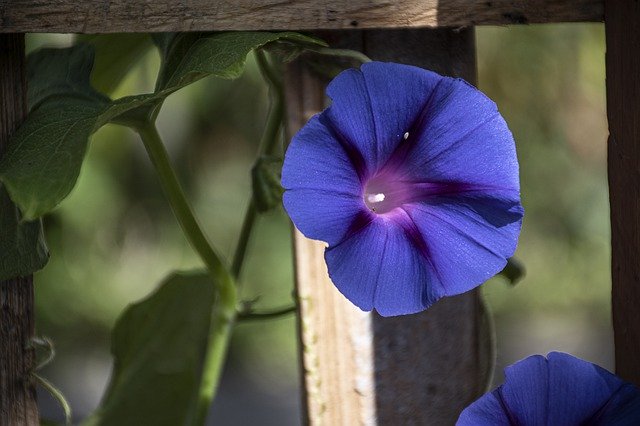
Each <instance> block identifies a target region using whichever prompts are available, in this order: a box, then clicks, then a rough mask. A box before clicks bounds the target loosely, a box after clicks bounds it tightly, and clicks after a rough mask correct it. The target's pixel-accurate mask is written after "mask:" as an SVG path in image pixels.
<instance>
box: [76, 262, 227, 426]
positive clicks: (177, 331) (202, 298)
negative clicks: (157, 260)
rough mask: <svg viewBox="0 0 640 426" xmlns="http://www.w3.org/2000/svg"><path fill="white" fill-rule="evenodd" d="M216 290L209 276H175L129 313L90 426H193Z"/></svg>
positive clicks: (119, 326)
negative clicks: (188, 425) (109, 373)
mask: <svg viewBox="0 0 640 426" xmlns="http://www.w3.org/2000/svg"><path fill="white" fill-rule="evenodd" d="M217 289H218V283H217V282H214V281H213V279H212V278H211V276H210V275H209V274H208V273H206V272H191V273H175V274H173V275H171V276H170V277H169V278H168V279H167V280H166V281H165V282H164V283H163V284H161V285H160V287H159V288H158V290H156V292H155V293H153V294H152V295H151V296H149V297H148V298H147V299H145V300H143V301H141V302H138V303H136V304H133V305H131V306H130V307H129V308H127V310H126V311H125V312H124V313H123V314H122V316H121V317H120V318H119V319H118V321H117V323H116V325H115V328H114V330H113V336H112V342H111V348H112V349H111V350H112V353H113V357H114V370H113V374H112V377H111V381H110V384H109V387H108V390H107V393H106V394H105V397H104V400H103V401H102V403H101V405H100V407H99V408H98V410H97V411H96V413H95V414H94V415H93V416H91V418H90V419H89V420H88V421H87V422H86V425H118V426H127V425H132V426H134V425H136V426H137V425H155V426H163V425H167V426H173V425H186V424H190V422H191V419H192V416H193V415H194V409H195V404H196V400H197V392H198V389H199V385H200V373H201V370H202V368H203V359H204V354H205V350H206V348H207V341H208V338H209V334H210V330H211V329H212V327H211V322H212V318H215V316H216V313H217V310H218V309H219V308H220V307H219V306H218V303H219V300H220V299H219V297H218V293H217Z"/></svg>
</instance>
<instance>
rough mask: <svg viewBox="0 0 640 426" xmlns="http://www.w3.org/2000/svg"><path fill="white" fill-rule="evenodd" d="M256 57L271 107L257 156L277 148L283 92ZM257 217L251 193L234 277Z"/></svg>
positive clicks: (265, 63)
mask: <svg viewBox="0 0 640 426" xmlns="http://www.w3.org/2000/svg"><path fill="white" fill-rule="evenodd" d="M256 58H257V61H258V66H259V67H260V72H261V73H262V75H263V76H264V78H265V80H267V82H269V84H270V86H271V90H270V93H271V98H272V101H271V108H270V110H269V116H268V118H267V125H266V127H265V130H264V133H263V134H262V140H261V141H260V150H259V152H258V158H259V157H260V156H262V155H271V154H273V152H274V150H275V149H276V148H277V143H278V140H279V138H278V135H279V133H280V130H281V128H282V118H283V116H284V94H283V92H282V90H283V89H282V82H281V81H280V79H279V78H278V77H277V74H276V72H275V71H274V70H273V69H272V67H271V65H270V64H269V61H268V60H267V57H266V55H265V53H264V52H262V51H257V52H256ZM257 217H258V214H257V211H256V203H255V199H254V195H253V194H252V195H251V201H249V206H248V207H247V212H246V213H245V216H244V220H243V222H242V230H241V231H240V237H239V239H238V245H237V247H236V251H235V254H234V256H233V264H232V266H231V274H232V275H233V277H234V278H235V279H238V278H239V277H240V273H241V272H242V264H243V263H244V259H245V256H246V254H247V247H248V245H249V240H250V237H251V232H252V231H253V225H254V224H255V222H256V219H257Z"/></svg>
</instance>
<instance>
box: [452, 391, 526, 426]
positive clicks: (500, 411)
mask: <svg viewBox="0 0 640 426" xmlns="http://www.w3.org/2000/svg"><path fill="white" fill-rule="evenodd" d="M513 424H514V423H513V422H511V421H510V419H509V415H508V414H507V412H506V410H505V407H504V405H503V404H502V403H501V401H500V397H499V395H498V394H497V392H496V391H493V392H489V393H487V394H485V395H483V396H482V398H480V399H478V400H477V401H475V402H474V403H473V404H471V405H469V406H468V407H467V408H465V409H464V411H463V412H462V413H461V414H460V418H459V419H458V421H457V422H456V426H512V425H513Z"/></svg>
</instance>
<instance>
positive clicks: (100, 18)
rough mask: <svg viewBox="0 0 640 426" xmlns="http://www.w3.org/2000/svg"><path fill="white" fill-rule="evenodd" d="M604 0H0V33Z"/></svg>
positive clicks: (511, 17)
mask: <svg viewBox="0 0 640 426" xmlns="http://www.w3.org/2000/svg"><path fill="white" fill-rule="evenodd" d="M603 9H604V6H603V0H520V1H518V0H482V1H480V0H190V1H175V0H154V1H148V0H84V1H76V0H49V1H42V0H0V32H3V33H11V32H50V33H117V32H162V31H222V30H274V29H279V30H317V29H345V28H410V27H466V26H470V25H509V24H529V23H531V24H533V23H548V22H587V21H596V22H597V21H602V20H603Z"/></svg>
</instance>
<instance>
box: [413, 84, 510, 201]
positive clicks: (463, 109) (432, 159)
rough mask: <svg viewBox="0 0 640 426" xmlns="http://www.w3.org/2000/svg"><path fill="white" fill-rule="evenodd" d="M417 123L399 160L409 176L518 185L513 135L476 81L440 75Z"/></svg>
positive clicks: (476, 184)
mask: <svg viewBox="0 0 640 426" xmlns="http://www.w3.org/2000/svg"><path fill="white" fill-rule="evenodd" d="M421 124H422V125H420V126H418V129H419V132H418V133H417V134H416V135H415V138H416V139H415V140H414V141H412V143H413V145H412V146H411V148H410V150H409V154H408V156H407V157H406V161H405V165H404V167H405V171H406V173H407V174H409V175H410V176H411V177H412V178H414V179H417V180H420V181H427V182H450V181H455V182H463V183H469V184H473V185H475V186H479V187H489V188H494V187H495V188H505V189H515V190H518V189H519V180H518V160H517V157H516V152H515V144H514V141H513V136H512V135H511V132H510V131H509V128H508V127H507V124H506V123H505V121H504V119H503V118H502V116H500V114H499V113H498V110H497V107H496V105H495V103H494V102H493V101H492V100H490V99H489V98H487V97H486V96H485V95H484V94H483V93H482V92H480V91H479V90H477V89H476V88H475V87H473V86H471V85H470V84H468V83H466V82H464V81H463V80H454V79H446V80H444V81H443V83H442V84H440V85H438V86H437V87H436V89H435V91H434V94H433V100H432V102H431V104H430V106H429V108H428V111H427V113H426V114H425V117H424V120H423V121H422V123H421Z"/></svg>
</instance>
